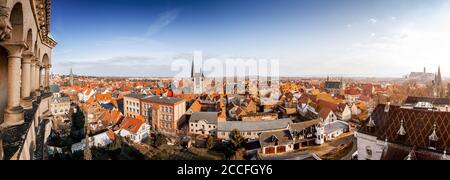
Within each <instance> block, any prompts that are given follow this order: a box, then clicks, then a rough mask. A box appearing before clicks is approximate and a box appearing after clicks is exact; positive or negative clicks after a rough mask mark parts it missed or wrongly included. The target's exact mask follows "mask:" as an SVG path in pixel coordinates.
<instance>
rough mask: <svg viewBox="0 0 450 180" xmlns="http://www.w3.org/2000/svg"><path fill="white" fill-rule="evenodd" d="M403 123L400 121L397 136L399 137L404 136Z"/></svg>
mask: <svg viewBox="0 0 450 180" xmlns="http://www.w3.org/2000/svg"><path fill="white" fill-rule="evenodd" d="M403 123H404V121H403V120H402V121H401V122H400V129H399V130H398V132H397V135H400V136H404V135H406V130H405V127H404V126H403Z"/></svg>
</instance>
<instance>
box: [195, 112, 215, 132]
mask: <svg viewBox="0 0 450 180" xmlns="http://www.w3.org/2000/svg"><path fill="white" fill-rule="evenodd" d="M218 114H219V113H218V112H195V113H193V114H192V115H191V118H190V119H189V134H191V135H204V136H208V135H211V136H216V135H217V119H218Z"/></svg>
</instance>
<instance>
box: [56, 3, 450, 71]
mask: <svg viewBox="0 0 450 180" xmlns="http://www.w3.org/2000/svg"><path fill="white" fill-rule="evenodd" d="M52 6H53V7H52V8H53V9H52V13H53V14H52V19H51V20H52V29H51V30H52V34H53V35H54V37H55V38H56V40H57V41H58V43H59V44H58V46H57V48H55V50H54V54H53V65H54V66H53V67H54V68H53V72H54V73H62V74H67V73H68V72H69V69H70V68H71V67H73V69H74V71H75V72H76V73H77V74H83V75H105V76H109V75H117V76H171V75H174V72H172V71H170V65H171V62H173V60H175V59H177V58H189V57H191V56H192V53H193V52H194V51H202V52H203V53H204V54H205V56H206V57H214V58H222V59H224V58H254V59H259V58H264V59H269V58H274V59H279V60H280V72H281V75H291V76H327V75H339V76H340V75H344V76H378V77H382V76H396V77H400V76H402V75H405V74H406V73H408V72H410V71H420V70H421V69H423V67H424V66H426V67H427V68H428V69H429V70H430V71H435V70H436V69H437V66H438V65H441V66H442V68H443V71H444V72H445V71H446V70H447V69H446V68H445V67H450V51H449V50H448V49H450V34H449V33H450V5H449V1H447V0H427V1H423V0H278V1H275V0H60V1H53V2H52ZM446 72H449V73H445V74H446V75H450V70H448V71H446Z"/></svg>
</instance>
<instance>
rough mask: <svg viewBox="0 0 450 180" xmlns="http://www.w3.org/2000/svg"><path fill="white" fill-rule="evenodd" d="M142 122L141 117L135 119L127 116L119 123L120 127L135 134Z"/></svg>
mask: <svg viewBox="0 0 450 180" xmlns="http://www.w3.org/2000/svg"><path fill="white" fill-rule="evenodd" d="M144 123H145V122H144V121H143V120H142V119H136V118H131V117H128V116H127V117H125V119H123V121H122V124H120V127H121V128H122V129H125V130H127V131H129V132H131V133H134V134H136V133H138V131H139V129H140V128H141V126H142V125H143V124H144Z"/></svg>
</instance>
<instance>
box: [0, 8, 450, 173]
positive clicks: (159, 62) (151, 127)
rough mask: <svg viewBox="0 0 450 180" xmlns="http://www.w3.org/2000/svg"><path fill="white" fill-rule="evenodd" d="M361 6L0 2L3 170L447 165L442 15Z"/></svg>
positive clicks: (448, 84) (449, 39)
mask: <svg viewBox="0 0 450 180" xmlns="http://www.w3.org/2000/svg"><path fill="white" fill-rule="evenodd" d="M357 2H358V3H355V2H354V1H351V0H339V1H301V0H299V1H288V0H282V1H272V0H262V1H256V0H244V1H225V0H217V1H204V0H192V1H181V0H180V1H178V0H167V1H160V0H154V1H153V0H152V1H139V2H137V3H132V1H125V0H114V1H111V2H109V1H95V0H94V1H83V0H70V1H53V0H0V124H1V125H0V160H247V161H249V162H251V161H253V160H263V161H264V160H268V161H269V160H313V161H316V160H449V159H450V155H449V154H448V152H447V151H450V79H449V77H450V64H449V62H450V61H449V60H450V53H449V52H448V49H449V48H450V35H449V32H450V26H449V24H450V18H449V17H450V13H448V12H450V3H449V2H448V1H439V0H432V1H427V2H426V3H425V2H422V1H419V2H417V1H401V0H399V1H357ZM133 4H136V5H133ZM124 7H126V8H124ZM379 7H383V8H379ZM308 9H313V10H308ZM78 12H79V14H75V13H78ZM117 12H120V13H119V14H120V15H115V14H117ZM421 13H423V14H421ZM80 14H83V15H80ZM425 14H426V16H425ZM418 17H421V18H418ZM427 18H428V19H427ZM183 172H187V171H182V172H181V173H183Z"/></svg>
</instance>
